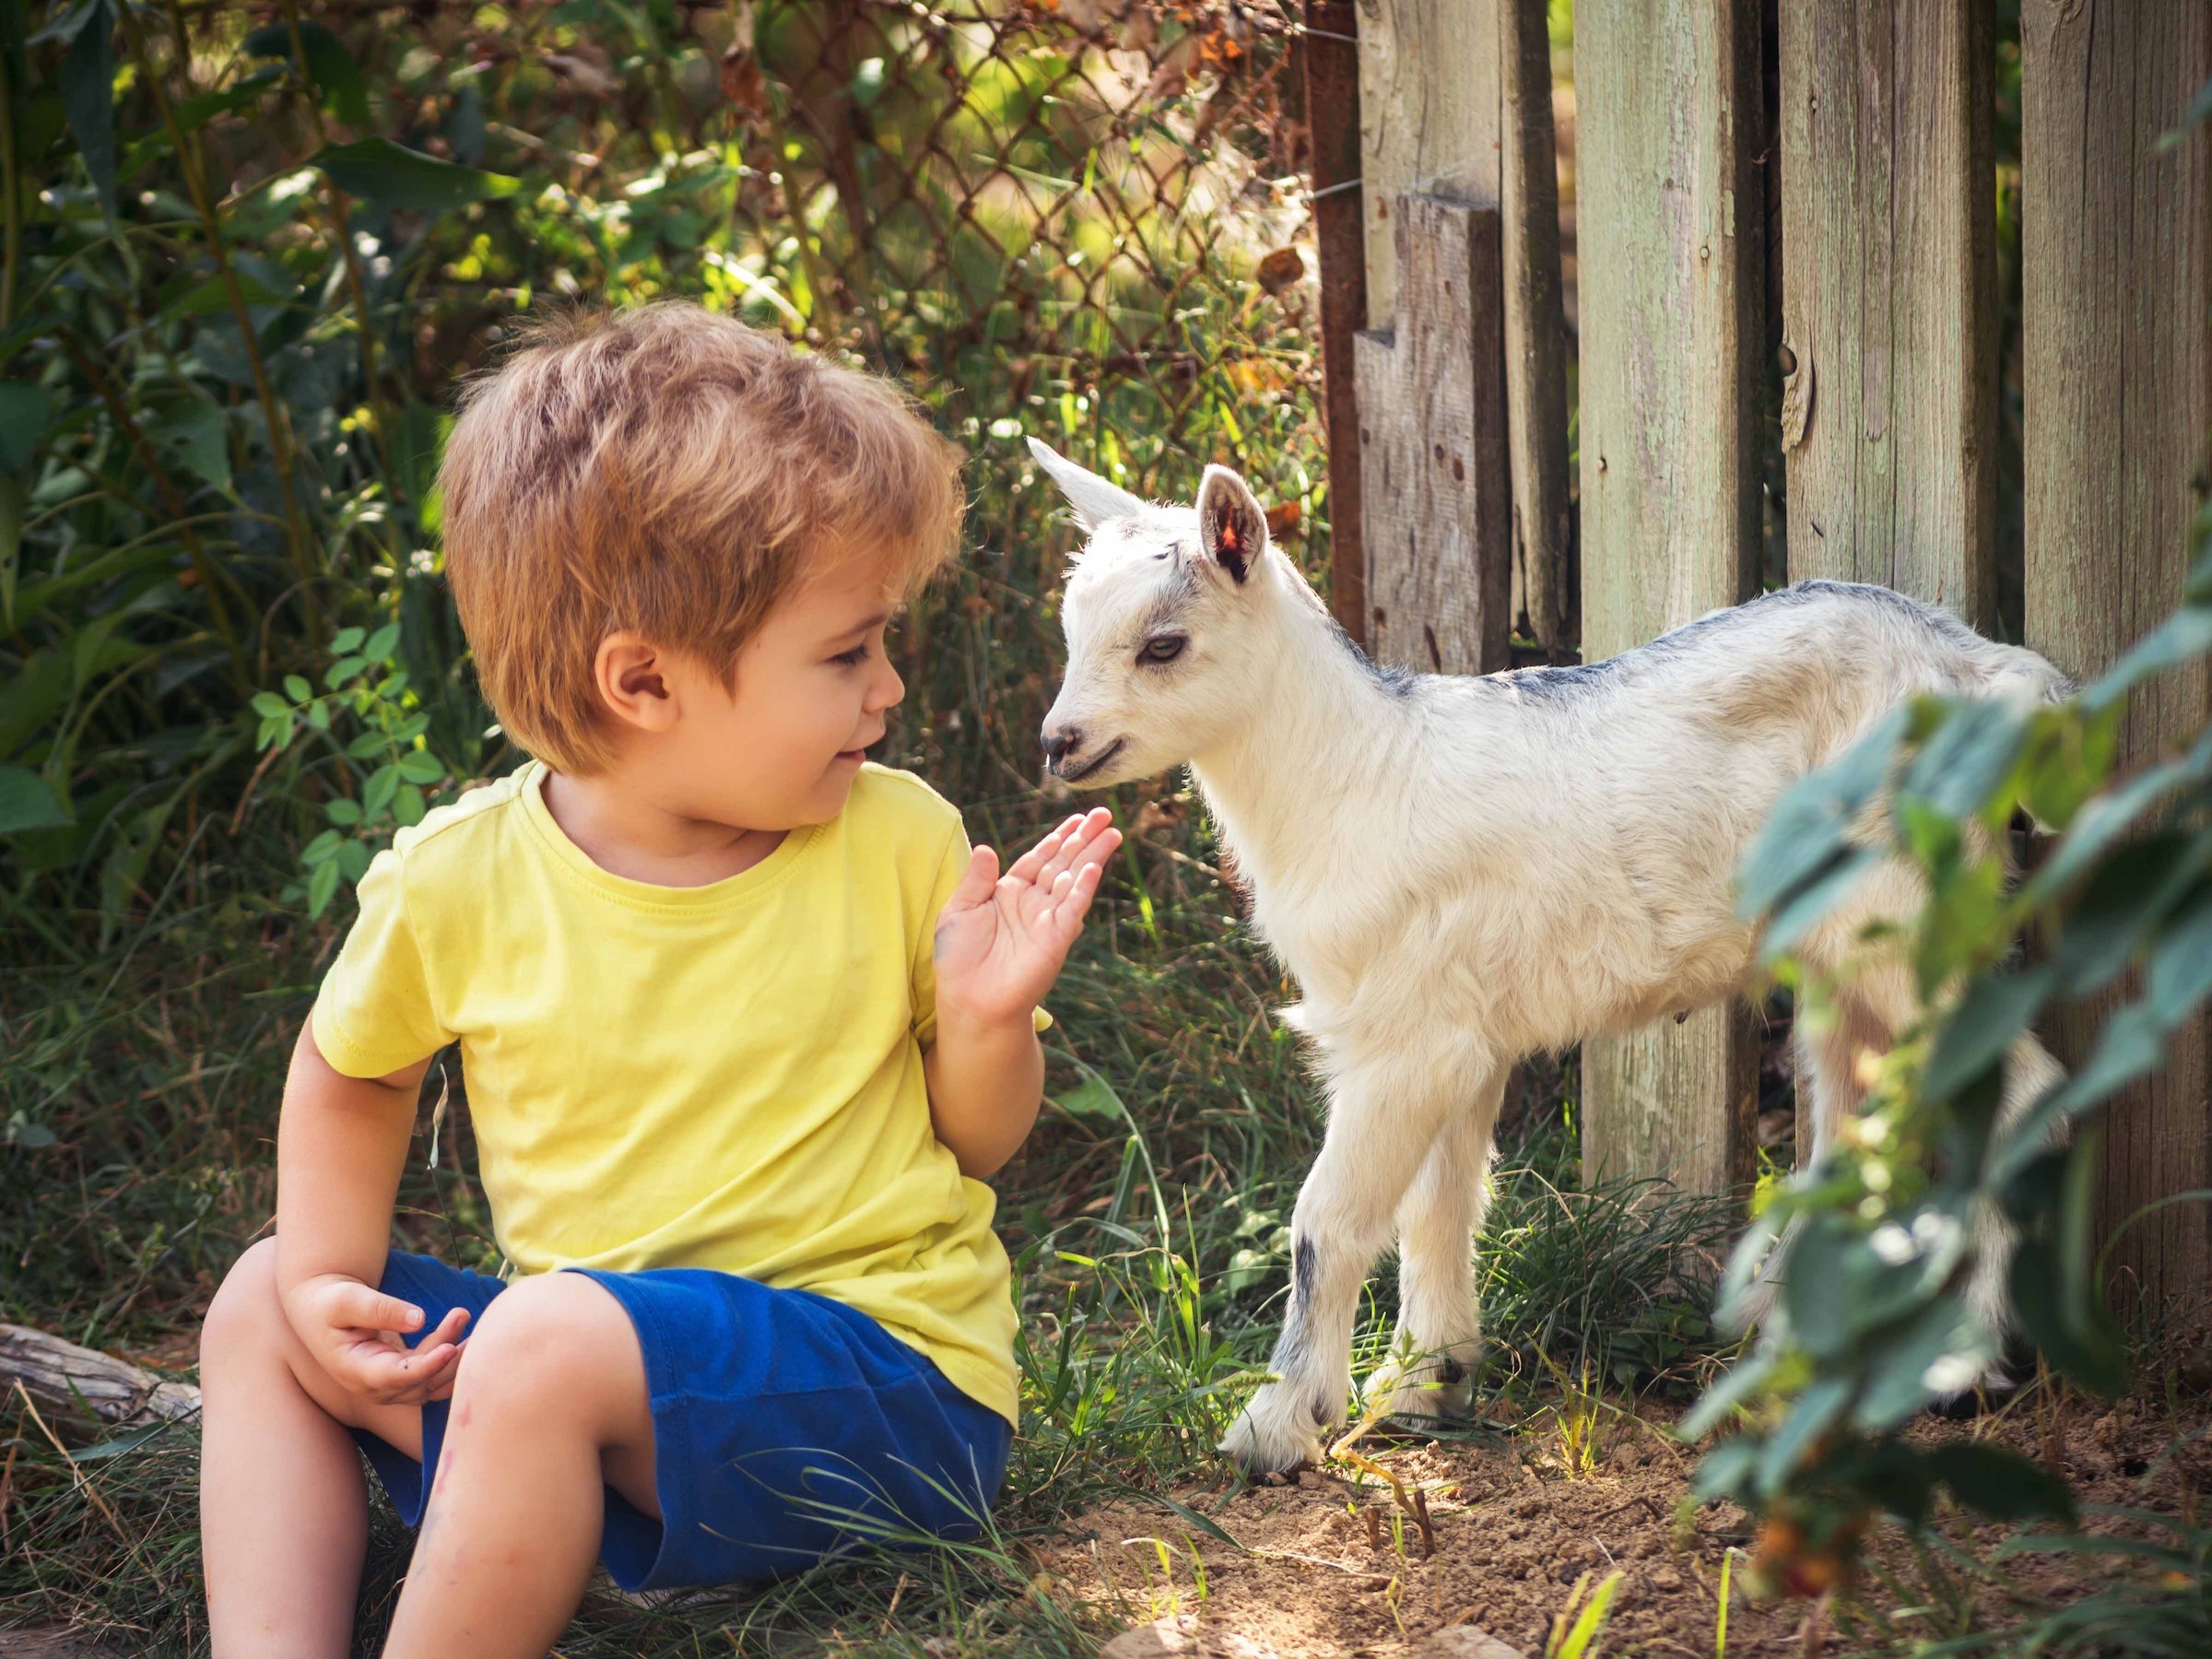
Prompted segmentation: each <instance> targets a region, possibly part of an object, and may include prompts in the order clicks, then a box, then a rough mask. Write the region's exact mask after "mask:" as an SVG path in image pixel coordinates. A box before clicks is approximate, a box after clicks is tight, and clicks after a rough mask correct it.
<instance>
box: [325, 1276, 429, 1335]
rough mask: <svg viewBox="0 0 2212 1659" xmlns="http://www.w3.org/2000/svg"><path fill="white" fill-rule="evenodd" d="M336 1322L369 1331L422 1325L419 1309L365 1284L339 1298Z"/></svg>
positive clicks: (398, 1329) (403, 1328) (406, 1328)
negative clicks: (337, 1320) (337, 1319)
mask: <svg viewBox="0 0 2212 1659" xmlns="http://www.w3.org/2000/svg"><path fill="white" fill-rule="evenodd" d="M338 1314H339V1323H340V1324H348V1325H358V1326H359V1327H360V1328H361V1329H363V1330H370V1331H411V1330H413V1329H414V1328H415V1327H416V1326H417V1325H418V1324H421V1323H422V1310H421V1309H420V1308H418V1307H417V1306H415V1304H414V1303H412V1302H404V1301H401V1300H399V1298H398V1297H396V1296H386V1295H385V1294H384V1293H383V1292H382V1291H381V1290H371V1289H370V1288H369V1287H368V1286H366V1285H357V1286H355V1287H353V1288H350V1289H348V1290H347V1291H346V1292H345V1293H344V1294H343V1295H342V1296H340V1298H339V1299H338Z"/></svg>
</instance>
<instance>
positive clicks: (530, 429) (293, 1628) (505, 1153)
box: [201, 305, 1120, 1659]
mask: <svg viewBox="0 0 2212 1659" xmlns="http://www.w3.org/2000/svg"><path fill="white" fill-rule="evenodd" d="M462 402H463V410H462V413H461V416H460V418H459V420H458V422H457V424H456V425H455V427H454V429H453V436H452V440H451V441H450V443H449V445H448V448H447V452H446V456H445V461H444V466H443V474H442V480H443V487H444V513H445V539H446V561H447V571H448V573H449V577H450V579H451V581H452V583H453V595H454V599H455V601H456V603H457V604H458V606H459V608H460V612H461V619H462V623H463V626H464V628H465V629H466V631H467V634H468V638H469V641H470V643H471V645H472V646H473V648H474V651H475V654H476V661H477V672H478V674H479V675H480V677H482V680H483V684H484V688H485V691H486V693H487V695H488V698H489V700H490V701H491V703H492V705H493V707H494V708H495V709H496V710H497V711H498V712H499V715H500V720H501V721H502V722H503V723H504V724H505V727H506V730H507V731H508V733H509V734H510V735H512V737H513V738H514V739H515V740H516V742H517V743H519V744H520V745H521V746H522V747H525V748H527V749H528V750H530V751H531V752H532V753H533V754H535V756H536V757H538V759H535V760H534V761H533V762H532V763H531V764H529V765H528V766H525V767H524V769H523V770H522V771H519V772H517V773H515V774H514V775H513V776H512V777H509V778H507V779H504V780H501V781H500V782H496V783H493V784H491V785H490V786H488V787H486V788H483V789H479V790H477V791H474V792H473V793H471V794H467V795H465V796H464V797H463V798H462V799H461V800H460V801H459V802H457V803H455V804H454V805H452V806H445V807H441V809H439V810H438V811H436V812H433V813H431V814H430V815H429V817H428V818H425V819H424V820H423V821H422V823H421V824H420V825H418V827H417V828H415V829H414V830H406V831H403V832H402V833H401V834H400V835H399V836H398V837H397V838H396V839H395V841H394V846H393V848H392V850H391V851H389V852H387V853H382V854H381V855H380V856H379V857H378V859H377V860H376V863H375V864H374V865H373V866H372V867H371V870H370V871H369V874H368V876H367V877H366V878H365V879H364V880H363V881H362V882H361V884H360V915H359V920H358V921H357V922H356V923H355V924H354V927H353V930H352V932H351V933H350V935H348V936H347V941H346V945H345V947H344V949H343V950H342V951H341V953H340V954H339V957H338V959H337V960H336V962H335V964H334V965H333V967H332V969H331V971H330V972H329V975H328V977H327V978H326V979H325V980H324V982H323V986H322V989H321V992H320V994H319V995H318V997H317V1000H316V1003H315V1006H314V1009H313V1011H312V1016H311V1018H310V1019H309V1022H308V1025H307V1027H306V1029H305V1030H302V1031H301V1033H300V1041H299V1045H298V1048H297V1050H296V1052H295V1053H294V1055H293V1060H292V1068H291V1075H290V1078H289V1081H288V1084H287V1086H286V1090H285V1099H284V1108H283V1112H282V1117H281V1121H280V1124H279V1129H278V1136H277V1233H276V1237H275V1238H274V1239H273V1240H265V1241H262V1242H261V1243H259V1244H256V1245H254V1246H253V1248H252V1249H250V1250H249V1251H248V1252H247V1253H245V1255H244V1256H243V1257H241V1260H240V1262H239V1264H238V1265H237V1266H236V1267H235V1268H234V1269H233V1270H232V1272H231V1274H230V1275H229V1277H228V1278H227V1279H226V1280H225V1281H224V1284H223V1287H222V1288H221V1290H220V1291H219V1292H218V1295H217V1297H216V1299H215V1301H214V1304H213V1306H211V1307H210V1308H209V1310H208V1314H207V1322H206V1330H205V1333H204V1335H203V1338H202V1345H201V1376H202V1381H203V1383H204V1385H205V1389H206V1441H205V1465H204V1474H203V1486H202V1496H201V1509H202V1519H203V1535H204V1546H205V1554H206V1571H207V1586H208V1601H209V1618H210V1623H211V1628H212V1630H213V1639H214V1648H215V1652H216V1653H217V1654H218V1656H221V1659H229V1656H231V1655H245V1654H270V1655H277V1654H282V1655H286V1656H287V1659H294V1656H297V1655H306V1654H321V1653H327V1654H342V1653H347V1651H349V1641H350V1630H351V1622H352V1614H353V1607H354V1598H355V1594H356V1589H357V1586H358V1583H359V1573H360V1565H361V1558H362V1549H363V1545H364V1542H365V1535H366V1529H367V1505H366V1492H365V1490H364V1488H363V1485H362V1481H361V1475H360V1469H359V1460H358V1458H357V1456H356V1454H355V1445H356V1444H357V1442H358V1443H359V1445H360V1446H361V1447H362V1448H363V1449H364V1450H366V1451H367V1452H368V1453H369V1455H370V1459H371V1463H372V1464H373V1465H374V1466H375V1468H376V1470H377V1473H378V1475H379V1477H381V1478H382V1480H383V1482H384V1484H385V1486H386V1488H387V1489H388V1490H389V1491H390V1493H391V1495H392V1498H393V1500H394V1503H395V1504H396V1505H397V1507H398V1508H399V1510H400V1512H401V1514H402V1516H403V1517H404V1518H405V1519H406V1521H407V1523H408V1524H411V1525H412V1524H416V1523H417V1522H418V1520H419V1521H420V1524H421V1527H422V1531H421V1535H420V1537H419V1539H418V1542H417V1545H416V1548H415V1554H414V1559H413V1564H412V1566H411V1568H410V1570H409V1571H408V1574H407V1579H406V1585H405V1587H404V1589H403V1591H402V1594H401V1596H400V1600H399V1606H398V1608H397V1611H396V1613H395V1616H394V1623H393V1630H392V1636H391V1642H390V1646H389V1648H388V1649H387V1651H388V1652H391V1653H401V1654H406V1655H409V1656H410V1659H414V1656H417V1655H433V1654H457V1653H466V1654H468V1655H469V1659H493V1656H495V1655H500V1654H510V1653H512V1654H533V1655H535V1654H542V1653H545V1652H546V1650H547V1647H549V1646H550V1645H551V1643H552V1642H553V1641H554V1640H555V1639H556V1638H557V1637H558V1636H559V1632H560V1630H561V1629H562V1627H563V1626H564V1625H565V1624H566V1623H567V1621H568V1619H569V1618H570V1616H571V1613H572V1612H573V1610H574V1608H575V1606H576V1604H577V1602H578V1600H579V1599H580V1598H581V1596H582V1592H583V1589H584V1586H585V1583H586V1582H587V1580H588V1578H589V1576H590V1573H591V1571H592V1566H593V1563H594V1559H600V1558H602V1557H603V1558H604V1559H605V1560H606V1565H607V1568H608V1570H609V1571H610V1572H611V1573H612V1574H613V1576H614V1578H615V1580H616V1581H617V1582H618V1583H621V1584H623V1585H624V1586H625V1587H628V1588H632V1589H638V1588H658V1587H665V1586H674V1585H679V1584H697V1583H722V1582H732V1581H737V1580H743V1579H747V1578H758V1577H760V1576H764V1575H766V1574H768V1573H771V1572H774V1571H779V1570H783V1569H788V1568H792V1567H797V1566H804V1565H806V1563H807V1562H809V1561H812V1560H814V1559H818V1558H819V1557H820V1556H821V1555H822V1554H823V1553H824V1552H825V1551H826V1550H829V1549H830V1548H832V1547H834V1546H835V1545H836V1544H837V1542H838V1532H837V1527H836V1524H835V1518H834V1515H833V1513H832V1512H839V1511H842V1512H853V1511H860V1512H865V1513H866V1514H867V1515H869V1516H871V1517H873V1518H874V1519H875V1520H876V1521H877V1523H878V1524H886V1523H888V1524H893V1525H896V1526H899V1527H900V1528H902V1529H913V1530H922V1531H931V1532H935V1531H945V1530H949V1529H954V1528H957V1527H959V1525H961V1524H962V1523H963V1522H967V1523H970V1524H971V1523H972V1520H973V1518H974V1517H975V1516H976V1515H979V1514H980V1513H981V1512H982V1510H983V1509H984V1508H985V1507H986V1506H987V1505H988V1504H989V1502H990V1500H991V1498H992V1496H993V1494H994V1492H995V1491H996V1489H997V1486H998V1482H999V1479H1000V1477H1001V1475H1002V1473H1003V1471H1004V1468H1005V1464H1006V1453H1007V1445H1008V1441H1009V1439H1010V1435H1011V1430H1012V1425H1013V1424H1014V1421H1015V1418H1016V1415H1017V1393H1016V1376H1015V1370H1014V1363H1013V1353H1012V1347H1013V1334H1014V1310H1013V1307H1012V1304H1011V1300H1010V1297H1009V1294H1008V1268H1007V1263H1006V1253H1005V1251H1004V1250H1003V1249H1002V1248H1001V1246H1000V1244H999V1242H998V1241H997V1239H996V1238H995V1237H994V1235H993V1233H992V1231H991V1218H992V1211H993V1196H992V1194H991V1191H990V1189H989V1188H988V1187H986V1186H984V1185H982V1183H981V1182H980V1181H979V1180H978V1179H977V1178H978V1177H980V1176H982V1175H985V1174H988V1173H989V1172H991V1171H994V1170H995V1169H996V1168H998V1167H999V1165H1001V1164H1002V1163H1004V1162H1005V1161H1006V1159H1007V1158H1008V1157H1009V1156H1011V1154H1012V1153H1013V1151H1014V1149H1015V1148H1016V1147H1018V1146H1019V1145H1020V1143H1021V1141H1022V1139H1023V1138H1024V1136H1025V1135H1027V1134H1028V1133H1029V1130H1030V1125H1031V1124H1032V1123H1033V1122H1034V1120H1035V1117H1036V1113H1037V1109H1038V1103H1039V1099H1040V1089H1041V1080H1042V1075H1043V1074H1042V1066H1043V1060H1042V1055H1041V1051H1040V1049H1039V1046H1038V1041H1037V1036H1036V1032H1037V1031H1038V1030H1042V1029H1043V1026H1044V1025H1045V1024H1047V1023H1049V1021H1048V1020H1047V1019H1046V1018H1045V1016H1044V1015H1043V1014H1042V1013H1041V1010H1039V1009H1038V1006H1037V1004H1038V1000H1039V998H1040V997H1041V995H1042V994H1043V993H1044V992H1045V990H1046V989H1047V987H1048V986H1050V984H1051V983H1052V982H1053V978H1054V976H1055V975H1056V974H1057V973H1058V971H1059V969H1060V965H1061V962H1062V959H1064V957H1065V954H1066V951H1067V947H1068V946H1069V944H1070V943H1071V942H1072V941H1073V939H1074V937H1075V935H1076V934H1077V930H1078V929H1079V927H1080V926H1081V922H1082V916H1083V912H1084V911H1085V909H1086V908H1087V907H1088V903H1089V901H1090V899H1091V896H1092V894H1093V893H1094V892H1095V891H1096V889H1097V886H1098V882H1099V878H1100V867H1101V865H1102V862H1103V861H1104V859H1105V858H1106V857H1107V856H1108V855H1109V854H1110V853H1112V850H1113V848H1114V846H1115V845H1116V844H1117V842H1118V841H1119V839H1120V838H1119V835H1118V833H1117V832H1116V831H1115V830H1112V829H1111V828H1110V827H1109V826H1108V824H1107V815H1106V814H1104V813H1103V812H1094V813H1092V814H1090V815H1089V816H1088V817H1086V818H1071V819H1069V820H1068V821H1067V822H1066V823H1065V824H1064V825H1062V826H1061V828H1060V829H1059V830H1057V831H1056V832H1055V833H1054V834H1053V835H1052V836H1051V837H1049V838H1047V839H1046V840H1045V841H1044V842H1043V843H1042V844H1041V845H1040V846H1038V847H1037V848H1035V849H1033V850H1032V851H1031V852H1030V853H1028V854H1027V855H1025V856H1024V857H1022V858H1021V859H1019V860H1018V861H1017V862H1016V863H1015V864H1014V865H1012V867H1011V868H1009V869H1008V870H1007V871H1006V874H1005V876H1004V877H1001V876H1000V875H999V873H998V869H997V861H996V859H995V857H994V854H993V853H992V852H991V850H990V849H988V848H983V847H979V848H976V849H974V850H973V851H972V852H971V850H970V848H969V846H968V842H967V839H966V837H965V836H964V835H963V834H962V833H961V831H960V821H959V814H958V813H957V812H956V811H955V810H954V809H953V808H952V807H951V806H948V805H947V804H946V803H945V802H944V801H943V800H941V799H940V798H939V797H938V796H937V795H936V794H934V793H933V792H932V791H931V790H930V789H929V788H928V787H927V786H926V785H924V784H923V783H922V782H920V781H919V780H917V779H915V778H912V777H911V776H909V775H908V774H906V773H903V772H896V771H887V770H885V769H883V768H880V767H877V766H873V765H870V764H869V763H867V761H866V760H865V757H864V752H863V751H865V749H866V748H867V747H869V746H870V745H871V744H873V743H875V742H876V741H877V739H878V738H880V737H881V736H882V735H883V731H884V720H885V713H886V711H888V709H889V708H891V706H892V705H894V704H895V703H897V702H898V701H899V700H900V696H901V695H902V694H903V691H904V688H903V686H902V685H901V684H900V679H899V677H898V675H897V674H896V673H895V672H894V671H893V670H892V668H891V666H890V665H889V663H888V660H887V659H886V657H885V655H884V652H883V635H884V629H885V627H886V625H887V622H888V618H889V616H890V614H891V611H892V608H893V606H894V605H895V603H896V602H897V600H898V599H899V598H900V595H901V594H904V593H906V592H910V591H912V589H913V587H914V586H915V585H916V584H917V583H919V582H921V581H923V580H924V579H925V578H926V577H927V576H928V575H929V574H930V572H931V571H934V570H935V569H936V568H937V567H938V566H939V565H940V564H941V563H942V562H943V561H944V559H947V557H948V556H949V555H950V552H951V548H952V542H953V536H954V534H955V532H956V530H957V528H958V525H959V515H960V507H961V502H960V496H959V479H958V458H957V455H956V453H955V452H953V451H952V449H951V448H950V446H949V445H947V444H946V443H945V442H944V441H942V440H940V439H938V438H937V437H935V435H934V434H933V433H932V432H931V431H930V430H929V429H928V428H927V427H926V426H924V424H923V423H922V422H921V421H920V420H919V419H918V418H916V417H915V416H914V415H913V414H912V412H911V411H910V410H909V409H908V408H907V407H906V406H905V405H904V404H903V403H902V402H901V401H900V398H899V396H898V395H897V394H895V393H894V392H892V391H891V390H890V389H889V388H888V386H885V385H883V384H881V383H879V382H875V381H872V380H870V379H868V378H866V377H865V376H862V375H859V374H855V373H853V372H851V371H845V370H841V369H838V368H835V367H832V366H831V365H830V364H828V363H825V362H823V361H822V360H820V359H812V358H801V357H797V356H794V354H792V353H791V352H790V351H789V350H788V349H787V348H786V347H784V346H783V344H782V342H781V341H779V340H776V339H774V338H772V337H771V336H768V335H760V334H758V333H755V332H754V331H752V330H750V329H747V328H746V327H745V326H743V325H742V324H738V323H736V322H735V321H733V320H730V319H727V318H723V317H716V316H712V315H710V314H708V313H707V312H702V311H700V310H698V309H697V308H695V307H689V306H678V305H665V306H656V307H653V308H649V309H647V310H644V311H640V312H630V313H628V314H625V315H618V316H602V317H596V318H582V319H575V320H569V321H564V322H559V323H556V324H551V325H549V326H547V327H545V328H542V329H540V330H539V331H537V333H536V334H535V336H534V337H533V338H532V339H531V340H530V341H528V342H527V343H526V344H525V346H524V348H523V349H521V350H520V351H518V352H517V353H516V354H515V355H513V356H512V358H511V359H508V361H507V362H506V363H505V365H504V366H503V367H502V368H501V369H500V371H498V372H497V373H496V374H494V375H492V376H490V377H488V378H487V379H483V380H479V381H477V382H474V383H473V384H472V385H471V386H470V387H469V388H468V390H467V391H466V393H465V394H464V397H463V400H462ZM456 1039H457V1040H458V1041H460V1043H461V1047H462V1053H463V1057H464V1061H465V1071H466V1074H467V1077H468V1098H469V1106H470V1112H471V1114H472V1118H473V1122H474V1124H475V1129H476V1135H477V1149H478V1153H479V1159H480V1165H481V1175H482V1179H483V1183H484V1188H485V1192H486V1194H487V1195H488V1198H489V1200H490V1204H491V1210H492V1218H493V1223H494V1230H495V1231H496V1233H497V1235H498V1239H499V1242H500V1249H501V1250H502V1251H503V1252H504V1253H505V1254H506V1256H507V1258H508V1260H509V1262H510V1263H512V1265H513V1268H514V1269H515V1274H514V1277H513V1278H512V1282H511V1283H508V1284H502V1283H501V1282H500V1280H498V1279H494V1278H490V1277H487V1276H484V1275H480V1274H475V1273H469V1272H465V1271H463V1270H460V1269H456V1268H453V1267H448V1266H445V1265H441V1264H439V1263H437V1262H433V1261H429V1260H428V1259H426V1258H422V1257H417V1256H410V1255H406V1254H404V1253H399V1252H396V1251H389V1250H388V1249H387V1240H388V1237H389V1227H390V1219H391V1211H392V1206H393V1202H394V1194H395V1192H396V1187H397V1182H398V1179H399V1174H400V1171H401V1169H402V1166H403V1164H404V1162H405V1160H406V1154H407V1148H408V1143H409V1135H410V1129H411V1124H412V1122H413V1118H414V1112H415V1101H416V1096H417V1087H418V1082H419V1081H420V1079H421V1077H422V1076H423V1073H424V1070H425V1067H426V1065H427V1064H428V1062H429V1058H430V1057H431V1055H432V1054H433V1053H435V1052H436V1051H437V1050H438V1049H440V1048H441V1047H442V1046H443V1045H444V1044H446V1043H447V1042H450V1041H454V1040H456ZM426 1493H427V1505H426ZM847 1536H848V1537H849V1536H850V1535H849V1534H848V1535H847Z"/></svg>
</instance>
